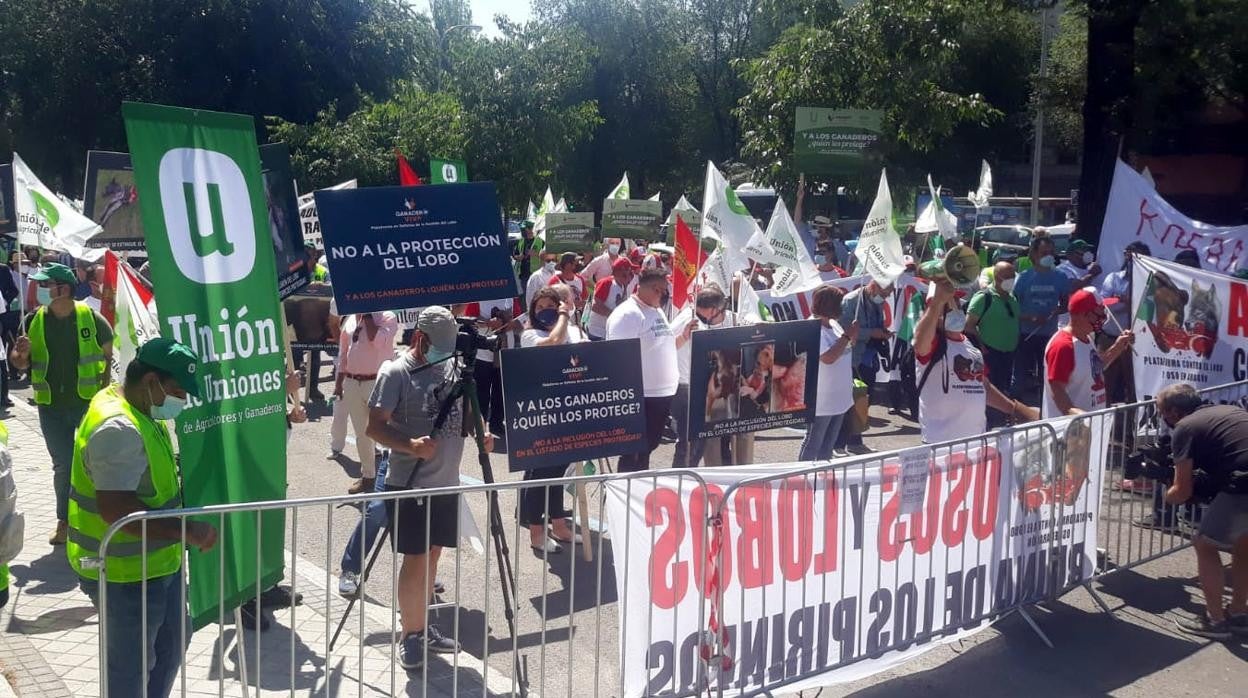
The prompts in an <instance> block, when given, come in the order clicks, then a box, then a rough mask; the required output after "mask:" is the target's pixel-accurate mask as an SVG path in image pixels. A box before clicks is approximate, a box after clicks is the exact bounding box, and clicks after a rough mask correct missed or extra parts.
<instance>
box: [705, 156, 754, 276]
mask: <svg viewBox="0 0 1248 698" xmlns="http://www.w3.org/2000/svg"><path fill="white" fill-rule="evenodd" d="M708 231H710V232H713V233H715V234H716V235H718V236H719V239H720V241H722V242H723V245H724V249H725V253H724V254H725V257H726V260H725V261H727V263H728V269H729V271H734V272H735V271H737V270H738V269H745V268H746V267H747V266H748V265H749V263H750V262H749V258H748V257H746V256H745V254H744V253H743V252H742V250H744V249H745V246H746V245H747V244H749V242H750V238H751V237H753V236H754V233H756V232H758V223H756V222H755V221H754V216H753V215H752V214H751V213H750V212H749V210H748V209H746V208H745V204H743V203H741V199H740V198H738V197H737V193H736V192H735V191H733V189H732V186H731V185H730V184H728V180H726V179H724V175H722V174H720V172H719V170H718V169H717V168H716V167H715V163H713V162H711V161H709V160H708V161H707V163H706V183H705V186H704V187H703V189H702V235H703V237H705V236H706V234H707V232H708Z"/></svg>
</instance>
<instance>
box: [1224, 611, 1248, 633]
mask: <svg viewBox="0 0 1248 698" xmlns="http://www.w3.org/2000/svg"><path fill="white" fill-rule="evenodd" d="M1226 626H1227V627H1228V628H1230V630H1231V633H1232V634H1234V635H1239V636H1240V637H1248V613H1240V614H1239V615H1231V614H1230V613H1227V614H1226Z"/></svg>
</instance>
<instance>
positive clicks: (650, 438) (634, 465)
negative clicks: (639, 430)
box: [617, 395, 675, 473]
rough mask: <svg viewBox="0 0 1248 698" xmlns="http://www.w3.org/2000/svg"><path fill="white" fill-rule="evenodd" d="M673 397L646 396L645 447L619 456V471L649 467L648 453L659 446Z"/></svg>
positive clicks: (633, 470) (640, 469)
mask: <svg viewBox="0 0 1248 698" xmlns="http://www.w3.org/2000/svg"><path fill="white" fill-rule="evenodd" d="M673 397H675V396H673V395H668V396H666V397H648V398H646V445H645V449H644V450H642V451H638V452H637V453H626V454H624V455H622V456H620V462H619V465H618V468H617V469H618V470H619V471H620V472H621V473H635V472H639V471H642V470H649V469H650V454H651V453H652V452H654V449H656V448H658V447H659V442H660V441H661V439H662V437H663V427H665V426H667V418H668V416H669V415H670V414H671V413H672V398H673Z"/></svg>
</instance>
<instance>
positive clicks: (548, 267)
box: [542, 261, 555, 273]
mask: <svg viewBox="0 0 1248 698" xmlns="http://www.w3.org/2000/svg"><path fill="white" fill-rule="evenodd" d="M542 268H543V269H545V270H546V271H548V272H552V273H553V272H554V271H555V263H554V262H553V261H551V262H547V263H545V264H543V265H542Z"/></svg>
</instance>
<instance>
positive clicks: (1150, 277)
mask: <svg viewBox="0 0 1248 698" xmlns="http://www.w3.org/2000/svg"><path fill="white" fill-rule="evenodd" d="M1132 259H1134V260H1135V261H1134V265H1135V266H1134V268H1133V269H1132V270H1131V282H1132V283H1131V309H1132V311H1133V312H1132V314H1131V317H1132V321H1131V329H1132V330H1133V331H1134V332H1135V354H1134V355H1133V357H1132V359H1133V361H1134V362H1135V365H1134V369H1135V371H1134V373H1135V391H1136V395H1138V396H1139V399H1141V400H1148V399H1151V398H1152V396H1154V395H1156V394H1157V391H1158V390H1160V389H1161V388H1162V387H1163V386H1166V385H1170V384H1171V383H1179V382H1182V383H1190V384H1191V385H1193V386H1195V387H1196V388H1197V389H1200V388H1210V387H1213V386H1217V385H1223V384H1226V383H1232V382H1237V381H1242V380H1245V379H1248V282H1245V281H1243V280H1241V279H1236V278H1234V277H1230V276H1226V275H1224V274H1215V273H1213V272H1208V271H1202V270H1200V269H1193V268H1192V267H1186V266H1183V265H1181V264H1174V263H1171V262H1163V261H1161V260H1158V259H1154V258H1152V257H1145V256H1142V255H1135V256H1134V257H1132Z"/></svg>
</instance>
